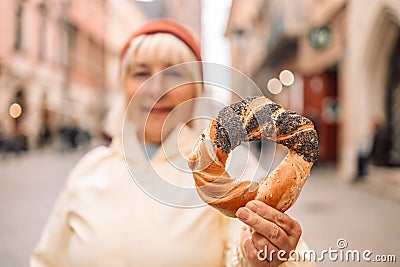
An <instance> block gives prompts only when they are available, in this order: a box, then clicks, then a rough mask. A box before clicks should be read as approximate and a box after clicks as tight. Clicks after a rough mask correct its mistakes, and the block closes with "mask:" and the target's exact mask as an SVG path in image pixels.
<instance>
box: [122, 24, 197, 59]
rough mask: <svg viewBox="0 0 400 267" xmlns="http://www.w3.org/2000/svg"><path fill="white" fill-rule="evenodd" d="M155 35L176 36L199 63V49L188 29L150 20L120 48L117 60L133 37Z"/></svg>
mask: <svg viewBox="0 0 400 267" xmlns="http://www.w3.org/2000/svg"><path fill="white" fill-rule="evenodd" d="M155 33H169V34H172V35H174V36H176V37H177V38H178V39H180V40H181V41H182V42H184V43H185V44H186V45H187V46H188V47H189V48H190V50H192V52H193V54H194V55H195V56H196V59H197V60H198V61H201V51H200V47H199V45H198V44H197V42H196V41H195V39H194V38H193V36H192V34H191V33H190V32H189V30H188V29H186V28H184V27H183V26H181V25H179V24H177V23H175V22H173V21H170V20H165V19H163V20H152V21H150V22H148V23H146V24H144V25H143V26H142V27H140V28H139V29H138V30H137V31H135V32H134V33H133V34H132V35H131V36H130V37H129V38H128V40H127V42H126V43H125V44H124V46H123V47H122V49H121V51H120V53H119V58H120V60H122V58H123V57H124V55H125V53H126V51H127V50H128V48H129V45H130V43H131V41H132V39H134V38H135V37H137V36H139V35H142V34H155Z"/></svg>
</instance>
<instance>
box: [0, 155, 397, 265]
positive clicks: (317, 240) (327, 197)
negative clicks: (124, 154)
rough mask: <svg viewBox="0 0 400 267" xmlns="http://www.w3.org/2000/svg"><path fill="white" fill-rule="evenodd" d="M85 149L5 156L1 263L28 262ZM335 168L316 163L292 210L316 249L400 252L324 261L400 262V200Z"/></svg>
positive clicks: (0, 166) (0, 164)
mask: <svg viewBox="0 0 400 267" xmlns="http://www.w3.org/2000/svg"><path fill="white" fill-rule="evenodd" d="M83 153H84V152H82V151H78V152H71V153H66V154H60V153H58V152H55V151H51V150H46V151H36V152H32V153H28V154H26V155H22V156H20V157H14V158H7V159H2V160H1V161H0V212H1V220H0V240H1V246H0V266H1V267H3V266H4V267H20V266H21V267H23V266H27V265H28V258H29V254H30V252H31V250H32V248H33V247H34V245H35V244H36V242H37V241H38V239H39V236H40V233H41V230H42V228H43V226H44V223H45V221H46V218H47V216H48V214H49V212H50V211H51V208H52V206H53V202H54V200H55V199H56V197H57V195H58V193H59V191H60V189H61V188H62V185H63V183H64V181H65V179H66V177H67V174H68V172H69V171H70V170H71V168H72V167H73V166H74V165H75V163H76V162H77V161H78V160H79V158H80V157H81V156H82V155H83ZM336 176H337V174H336V172H335V170H334V169H332V168H323V167H320V166H318V167H315V168H314V169H313V171H312V175H311V177H310V180H309V181H308V182H307V183H306V185H305V187H304V189H303V192H302V195H301V196H300V198H299V200H298V202H297V203H296V205H295V206H294V207H293V208H292V209H291V210H290V211H289V212H288V213H289V214H290V215H292V216H294V217H295V218H296V219H297V220H299V221H300V222H301V225H302V227H303V237H304V239H305V240H306V242H307V243H308V245H309V246H310V248H311V249H313V250H315V251H316V252H317V255H319V254H320V253H321V251H322V250H328V249H329V248H330V247H331V248H332V249H338V247H337V244H336V243H337V241H338V239H341V238H342V239H345V240H346V242H347V247H346V248H345V249H344V250H359V251H361V252H362V251H364V250H367V249H368V250H371V251H372V252H373V254H372V255H371V256H370V257H371V258H373V257H374V256H375V255H378V254H382V255H388V254H391V255H396V260H397V263H379V264H378V263H370V264H366V263H365V262H359V263H347V262H341V261H337V262H334V261H331V260H330V259H329V255H326V256H325V260H324V261H323V262H318V264H317V265H318V266H365V265H368V266H398V264H399V263H398V262H399V261H400V251H399V248H400V227H399V225H400V212H399V211H400V203H399V202H398V201H396V200H393V199H390V198H387V197H385V196H382V195H379V194H376V193H374V192H371V190H368V187H366V186H365V185H362V184H348V183H344V182H342V181H341V180H340V179H338V178H337V177H336Z"/></svg>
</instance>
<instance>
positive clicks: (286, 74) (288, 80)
mask: <svg viewBox="0 0 400 267" xmlns="http://www.w3.org/2000/svg"><path fill="white" fill-rule="evenodd" d="M279 80H280V81H281V83H282V84H283V85H285V86H291V85H292V84H293V83H294V74H293V72H291V71H290V70H283V71H281V73H280V74H279Z"/></svg>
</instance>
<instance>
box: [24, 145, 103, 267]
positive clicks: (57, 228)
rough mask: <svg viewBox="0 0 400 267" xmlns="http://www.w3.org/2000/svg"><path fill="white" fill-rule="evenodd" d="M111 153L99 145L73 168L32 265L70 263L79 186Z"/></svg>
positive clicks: (66, 264)
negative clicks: (73, 221) (73, 219)
mask: <svg viewBox="0 0 400 267" xmlns="http://www.w3.org/2000/svg"><path fill="white" fill-rule="evenodd" d="M108 154H109V152H108V151H107V149H106V148H105V147H98V148H96V149H94V150H92V151H91V152H89V153H88V154H86V155H85V156H84V157H83V158H82V159H81V160H80V161H79V162H78V164H77V165H76V166H75V168H74V169H73V170H72V171H71V173H70V175H69V177H68V179H67V181H66V184H65V185H64V188H63V189H62V191H61V193H60V194H59V196H58V199H57V200H56V202H55V205H54V207H53V210H52V212H51V214H50V216H49V218H48V219H47V222H46V225H45V227H44V229H43V231H42V235H41V238H40V240H39V242H38V244H37V245H36V247H35V248H34V250H33V252H32V255H31V257H30V262H29V263H30V266H31V267H53V266H54V267H55V266H57V267H64V266H68V257H69V246H70V240H71V236H72V235H73V229H72V227H71V223H70V218H71V216H72V215H73V214H74V212H76V211H74V208H73V207H76V206H79V205H76V201H77V197H76V195H77V187H78V186H77V185H78V184H79V183H80V182H82V181H83V180H85V179H86V178H87V177H88V173H90V170H91V169H93V167H94V166H95V165H96V164H97V163H98V162H99V160H101V159H103V158H106V157H107V156H108Z"/></svg>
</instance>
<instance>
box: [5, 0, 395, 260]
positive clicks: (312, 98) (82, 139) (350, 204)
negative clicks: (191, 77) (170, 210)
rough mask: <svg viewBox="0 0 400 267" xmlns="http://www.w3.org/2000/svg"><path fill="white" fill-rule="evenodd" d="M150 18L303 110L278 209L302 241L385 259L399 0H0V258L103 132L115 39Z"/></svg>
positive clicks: (390, 247)
mask: <svg viewBox="0 0 400 267" xmlns="http://www.w3.org/2000/svg"><path fill="white" fill-rule="evenodd" d="M155 18H169V19H173V20H176V21H178V22H180V23H182V24H183V25H185V26H186V27H188V28H189V29H190V30H191V31H192V32H193V34H194V36H195V38H196V39H197V40H198V41H200V42H201V44H202V52H203V58H204V60H207V61H211V62H217V63H220V64H226V65H229V66H232V67H234V68H236V69H238V70H239V71H241V72H242V73H244V74H245V75H247V76H248V77H250V78H251V79H252V80H253V81H254V82H255V84H256V85H257V86H258V87H259V89H260V90H261V91H262V93H263V94H264V95H265V96H267V97H269V98H271V99H272V100H274V101H276V102H279V103H280V104H281V105H282V106H284V107H285V108H288V109H292V110H294V111H296V112H297V113H299V114H302V115H304V116H306V117H308V118H310V119H311V120H312V121H313V122H314V124H315V125H316V128H317V130H318V134H319V144H320V151H321V154H320V158H319V161H318V164H317V166H316V167H314V168H313V173H312V176H311V178H310V181H309V182H307V184H306V186H305V188H304V191H303V193H302V196H301V197H300V198H299V202H298V203H297V204H296V205H295V206H294V207H293V209H291V210H290V212H289V213H290V214H291V215H293V216H294V217H296V218H297V219H298V220H299V221H300V222H301V224H302V226H303V232H304V237H305V239H306V240H307V243H308V244H309V246H310V247H311V248H313V249H315V250H317V251H321V250H323V249H328V248H329V247H333V248H336V242H337V240H338V239H339V238H344V239H346V241H347V242H348V248H351V249H361V250H364V249H370V250H371V251H373V252H374V253H375V254H395V255H396V256H397V263H379V264H378V263H374V264H373V263H371V266H398V264H399V263H398V262H400V228H399V227H398V226H399V225H400V212H399V211H400V1H399V0H250V1H245V0H218V1H213V0H187V1H182V0H153V1H152V0H146V1H143V0H142V1H139V0H87V1H78V0H12V1H8V0H0V33H1V36H2V37H1V38H0V266H5V267H6V266H7V267H8V266H27V265H28V263H27V262H28V257H29V254H30V252H31V250H32V249H33V246H34V245H35V244H36V242H37V241H38V239H39V236H40V231H41V230H42V228H43V227H44V223H45V221H46V218H47V216H48V214H49V212H50V211H51V208H52V206H53V204H54V200H55V199H56V197H57V195H58V193H59V191H60V190H61V188H62V185H63V183H64V181H65V179H66V178H67V175H68V173H69V171H70V170H71V169H72V167H73V166H74V165H75V164H76V162H77V161H78V160H79V158H80V157H81V156H82V155H83V154H84V153H85V152H87V151H88V150H89V149H91V148H92V147H94V146H96V145H107V144H108V143H109V142H110V140H111V136H112V135H113V134H114V132H113V130H115V127H118V125H117V126H116V125H115V121H114V120H113V118H114V117H113V116H112V115H113V114H114V112H113V104H114V103H115V102H116V101H117V100H116V99H118V94H119V91H120V88H119V85H118V83H117V81H118V70H119V59H118V53H119V49H120V48H121V46H122V44H123V42H124V41H125V40H126V39H127V37H128V36H129V35H130V34H131V33H132V32H133V31H134V29H136V28H137V27H139V26H140V25H141V24H142V23H144V22H145V21H147V20H150V19H155ZM205 75H206V74H205ZM226 79H229V80H230V82H231V85H232V90H233V91H234V93H236V94H239V95H242V96H245V95H253V94H257V93H258V92H255V91H252V89H251V88H248V87H246V86H243V83H242V82H243V81H242V80H241V79H238V78H237V77H236V76H235V75H232V77H226ZM207 93H208V94H209V96H211V97H213V98H215V99H218V100H220V101H222V102H224V103H227V104H228V103H230V102H231V101H234V100H235V98H234V97H233V96H231V95H229V94H226V93H225V92H219V91H218V90H217V91H211V90H209V91H208V92H207ZM110 114H111V115H110ZM258 152H259V151H258V150H257V147H254V153H258ZM319 265H320V266H330V265H335V266H365V263H358V264H350V263H343V262H336V263H333V262H322V263H319Z"/></svg>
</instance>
